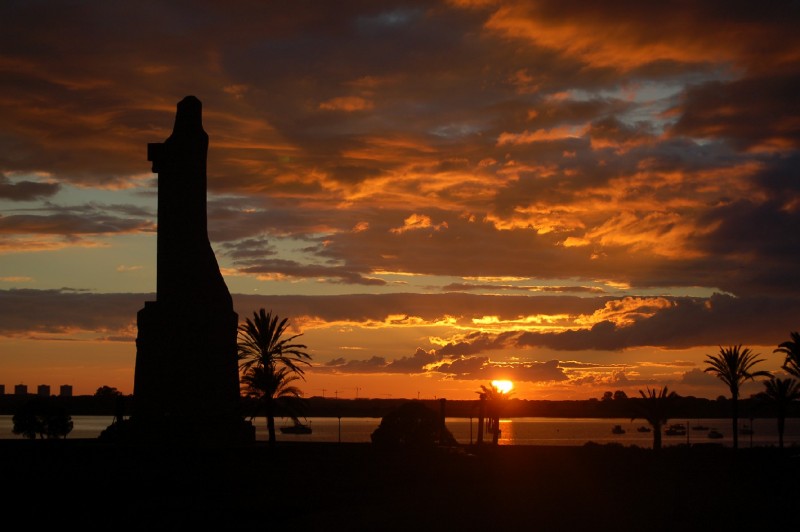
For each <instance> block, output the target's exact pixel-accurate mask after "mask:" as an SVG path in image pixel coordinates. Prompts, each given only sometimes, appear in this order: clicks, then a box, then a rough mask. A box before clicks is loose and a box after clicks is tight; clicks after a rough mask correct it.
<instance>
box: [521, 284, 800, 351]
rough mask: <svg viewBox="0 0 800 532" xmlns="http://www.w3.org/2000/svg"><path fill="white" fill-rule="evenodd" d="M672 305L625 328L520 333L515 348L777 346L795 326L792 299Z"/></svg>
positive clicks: (799, 309)
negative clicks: (518, 346) (517, 346)
mask: <svg viewBox="0 0 800 532" xmlns="http://www.w3.org/2000/svg"><path fill="white" fill-rule="evenodd" d="M672 301H673V303H674V304H673V305H671V306H669V307H666V308H663V309H661V310H659V311H657V312H656V313H655V314H654V315H652V316H651V317H649V318H646V319H639V320H636V321H635V322H634V323H633V324H631V325H628V326H619V325H616V324H615V323H613V322H611V321H601V322H599V323H597V324H595V325H594V326H592V328H591V329H588V330H570V331H565V332H562V333H537V332H524V333H522V334H521V335H520V336H519V339H518V345H520V346H539V347H547V348H550V349H556V350H582V349H594V350H604V351H610V350H622V349H625V348H629V347H638V346H653V347H665V348H674V349H678V348H686V347H691V346H696V345H732V344H756V345H777V344H779V343H780V342H781V341H782V338H783V337H785V336H787V335H788V333H789V331H791V330H794V329H796V328H797V323H796V319H795V316H797V315H798V313H800V303H798V302H797V301H796V300H795V299H793V298H766V297H744V298H736V297H731V296H725V295H715V296H712V297H711V298H709V299H708V300H702V299H691V298H674V299H672Z"/></svg>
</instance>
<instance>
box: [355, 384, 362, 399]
mask: <svg viewBox="0 0 800 532" xmlns="http://www.w3.org/2000/svg"><path fill="white" fill-rule="evenodd" d="M360 389H361V388H359V387H358V386H356V399H358V391H359V390H360Z"/></svg>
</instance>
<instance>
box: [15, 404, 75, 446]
mask: <svg viewBox="0 0 800 532" xmlns="http://www.w3.org/2000/svg"><path fill="white" fill-rule="evenodd" d="M13 422H14V428H13V429H12V432H13V433H14V434H21V435H22V436H24V437H26V438H29V439H31V440H33V439H35V438H36V436H39V437H40V438H48V439H53V438H66V437H67V434H69V433H70V432H72V417H71V416H70V415H69V414H67V410H66V408H64V406H63V405H62V404H60V403H59V401H58V399H56V398H55V397H34V398H33V399H31V400H29V401H26V402H25V403H23V404H22V405H21V406H20V407H19V408H18V409H17V411H16V413H14V417H13Z"/></svg>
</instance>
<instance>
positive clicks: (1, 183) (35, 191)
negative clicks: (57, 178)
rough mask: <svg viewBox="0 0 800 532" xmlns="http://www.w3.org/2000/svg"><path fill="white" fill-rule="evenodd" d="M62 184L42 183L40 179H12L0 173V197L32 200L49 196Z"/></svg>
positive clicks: (14, 199)
mask: <svg viewBox="0 0 800 532" xmlns="http://www.w3.org/2000/svg"><path fill="white" fill-rule="evenodd" d="M60 188H61V185H59V184H58V183H41V182H38V181H26V180H20V181H11V180H10V179H9V178H8V177H6V176H4V175H2V174H0V199H9V200H11V201H32V200H35V199H43V198H48V197H51V196H53V195H54V194H56V193H57V192H58V191H59V189H60Z"/></svg>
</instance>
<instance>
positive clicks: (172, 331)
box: [131, 96, 254, 441]
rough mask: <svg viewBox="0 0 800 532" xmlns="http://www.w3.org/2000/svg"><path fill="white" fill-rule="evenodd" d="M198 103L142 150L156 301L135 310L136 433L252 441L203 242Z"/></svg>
mask: <svg viewBox="0 0 800 532" xmlns="http://www.w3.org/2000/svg"><path fill="white" fill-rule="evenodd" d="M207 153H208V135H207V134H206V132H205V131H204V130H203V123H202V103H201V102H200V100H198V99H197V98H196V97H194V96H187V97H186V98H184V99H183V100H181V101H180V102H179V103H178V105H177V114H176V116H175V126H174V128H173V131H172V135H170V137H169V138H167V140H166V141H164V142H163V143H153V144H148V146H147V159H148V160H149V161H151V162H152V163H153V172H155V173H157V174H158V237H157V239H158V243H157V269H158V270H157V280H156V283H157V286H156V301H147V302H145V305H144V308H142V309H141V310H140V311H139V312H138V314H137V325H138V336H137V338H136V369H135V375H134V388H133V395H134V412H133V415H132V417H131V429H132V434H133V435H134V436H135V437H136V438H138V439H158V440H163V439H198V440H211V441H242V440H252V439H254V432H253V430H252V429H253V428H252V425H251V424H250V423H249V422H247V421H245V420H244V419H243V417H242V416H241V413H240V395H239V370H238V360H237V352H236V336H237V326H238V315H237V314H236V312H234V310H233V301H232V299H231V295H230V292H229V291H228V287H227V286H226V284H225V280H224V279H223V277H222V274H221V273H220V271H219V265H218V264H217V259H216V257H215V256H214V251H213V250H212V249H211V244H210V242H209V240H208V223H207V216H206V184H207V176H206V160H207Z"/></svg>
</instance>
